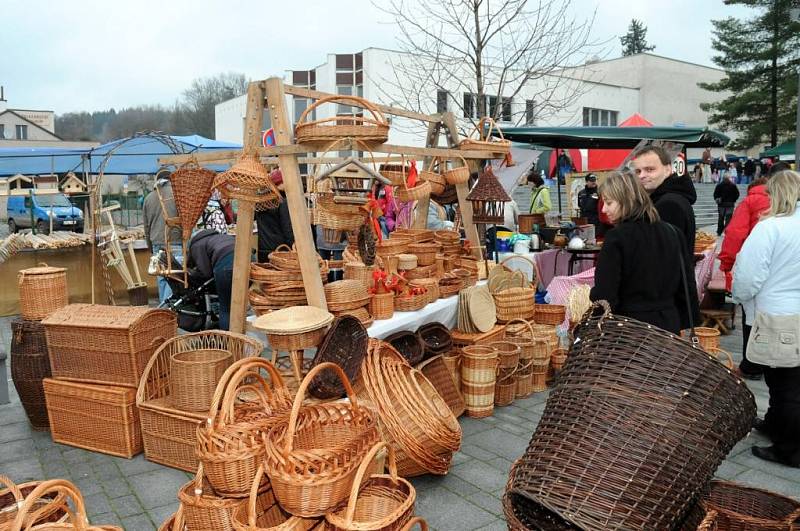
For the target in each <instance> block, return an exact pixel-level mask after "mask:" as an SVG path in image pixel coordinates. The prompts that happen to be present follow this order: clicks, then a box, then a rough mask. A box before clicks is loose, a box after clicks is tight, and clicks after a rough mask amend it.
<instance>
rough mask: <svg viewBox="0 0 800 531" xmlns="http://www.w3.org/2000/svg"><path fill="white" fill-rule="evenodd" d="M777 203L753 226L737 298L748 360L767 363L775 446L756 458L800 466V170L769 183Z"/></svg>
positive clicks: (742, 255) (740, 263)
mask: <svg viewBox="0 0 800 531" xmlns="http://www.w3.org/2000/svg"><path fill="white" fill-rule="evenodd" d="M767 193H768V194H769V196H770V202H771V207H770V210H769V211H768V212H767V213H766V214H765V215H764V217H763V218H762V220H761V221H760V222H759V223H757V224H756V226H755V227H754V228H753V232H751V233H750V236H749V237H748V238H747V240H746V241H745V243H744V245H743V246H742V250H741V251H740V252H739V256H738V257H737V258H736V265H735V266H734V268H733V289H732V293H733V298H734V299H735V300H736V301H737V302H740V303H742V305H743V306H744V311H745V315H746V316H747V317H746V319H747V324H748V325H751V326H753V327H754V328H753V330H752V333H751V336H750V342H749V345H748V350H747V357H748V359H752V360H753V361H755V362H756V363H761V364H763V365H765V366H766V368H765V370H764V379H765V381H766V384H767V387H768V388H769V409H768V410H767V414H766V415H765V416H764V420H763V421H759V422H757V424H756V429H758V430H759V431H761V432H763V433H764V434H766V435H768V436H769V437H770V438H771V439H772V442H773V445H772V446H769V447H757V446H754V447H753V450H752V451H753V454H754V455H755V456H756V457H759V458H761V459H765V460H767V461H773V462H777V463H782V464H785V465H788V466H793V467H800V342H799V341H800V337H799V336H800V208H799V207H800V204H799V203H798V202H799V201H800V173H796V172H793V171H783V172H780V173H778V174H776V175H774V176H773V177H772V179H770V181H769V182H768V183H767Z"/></svg>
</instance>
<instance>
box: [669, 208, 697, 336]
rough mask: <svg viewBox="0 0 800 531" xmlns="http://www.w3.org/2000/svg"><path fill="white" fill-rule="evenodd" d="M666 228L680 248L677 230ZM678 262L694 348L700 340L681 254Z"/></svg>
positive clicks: (681, 253)
mask: <svg viewBox="0 0 800 531" xmlns="http://www.w3.org/2000/svg"><path fill="white" fill-rule="evenodd" d="M666 225H667V227H669V228H671V229H672V233H673V234H674V235H675V240H676V241H677V243H678V248H680V246H681V238H680V236H679V233H678V229H676V228H675V226H674V225H671V224H670V223H667V224H666ZM678 260H679V262H680V264H681V283H682V284H683V297H684V299H686V315H687V317H688V318H689V340H690V341H691V342H692V344H693V345H694V346H696V347H699V346H700V338H699V337H697V333H696V332H695V331H694V317H692V303H691V302H690V300H691V299H690V298H689V281H688V280H686V262H685V261H684V259H683V252H680V253H678Z"/></svg>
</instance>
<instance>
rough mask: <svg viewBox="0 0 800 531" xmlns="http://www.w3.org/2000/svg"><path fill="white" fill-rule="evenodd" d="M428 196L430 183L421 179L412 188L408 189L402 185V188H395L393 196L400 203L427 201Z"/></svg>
mask: <svg viewBox="0 0 800 531" xmlns="http://www.w3.org/2000/svg"><path fill="white" fill-rule="evenodd" d="M430 195H431V183H429V182H428V181H423V180H422V179H420V180H418V181H417V184H416V185H415V186H414V187H412V188H408V187H407V185H406V184H405V183H403V185H402V186H395V189H394V196H395V197H396V198H397V200H398V201H399V202H401V203H410V202H411V201H423V200H427V199H428V198H429V197H430Z"/></svg>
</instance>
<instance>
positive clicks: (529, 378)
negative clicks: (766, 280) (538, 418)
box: [514, 360, 533, 398]
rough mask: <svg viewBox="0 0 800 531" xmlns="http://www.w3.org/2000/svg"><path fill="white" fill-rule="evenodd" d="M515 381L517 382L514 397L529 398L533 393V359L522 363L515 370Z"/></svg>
mask: <svg viewBox="0 0 800 531" xmlns="http://www.w3.org/2000/svg"><path fill="white" fill-rule="evenodd" d="M514 382H515V383H516V391H515V394H514V398H527V397H528V396H530V395H531V393H533V361H531V360H528V361H526V362H524V363H520V365H519V366H518V367H517V370H516V371H514Z"/></svg>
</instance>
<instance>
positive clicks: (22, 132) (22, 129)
mask: <svg viewBox="0 0 800 531" xmlns="http://www.w3.org/2000/svg"><path fill="white" fill-rule="evenodd" d="M16 128H17V140H28V126H27V125H18V126H16Z"/></svg>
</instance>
